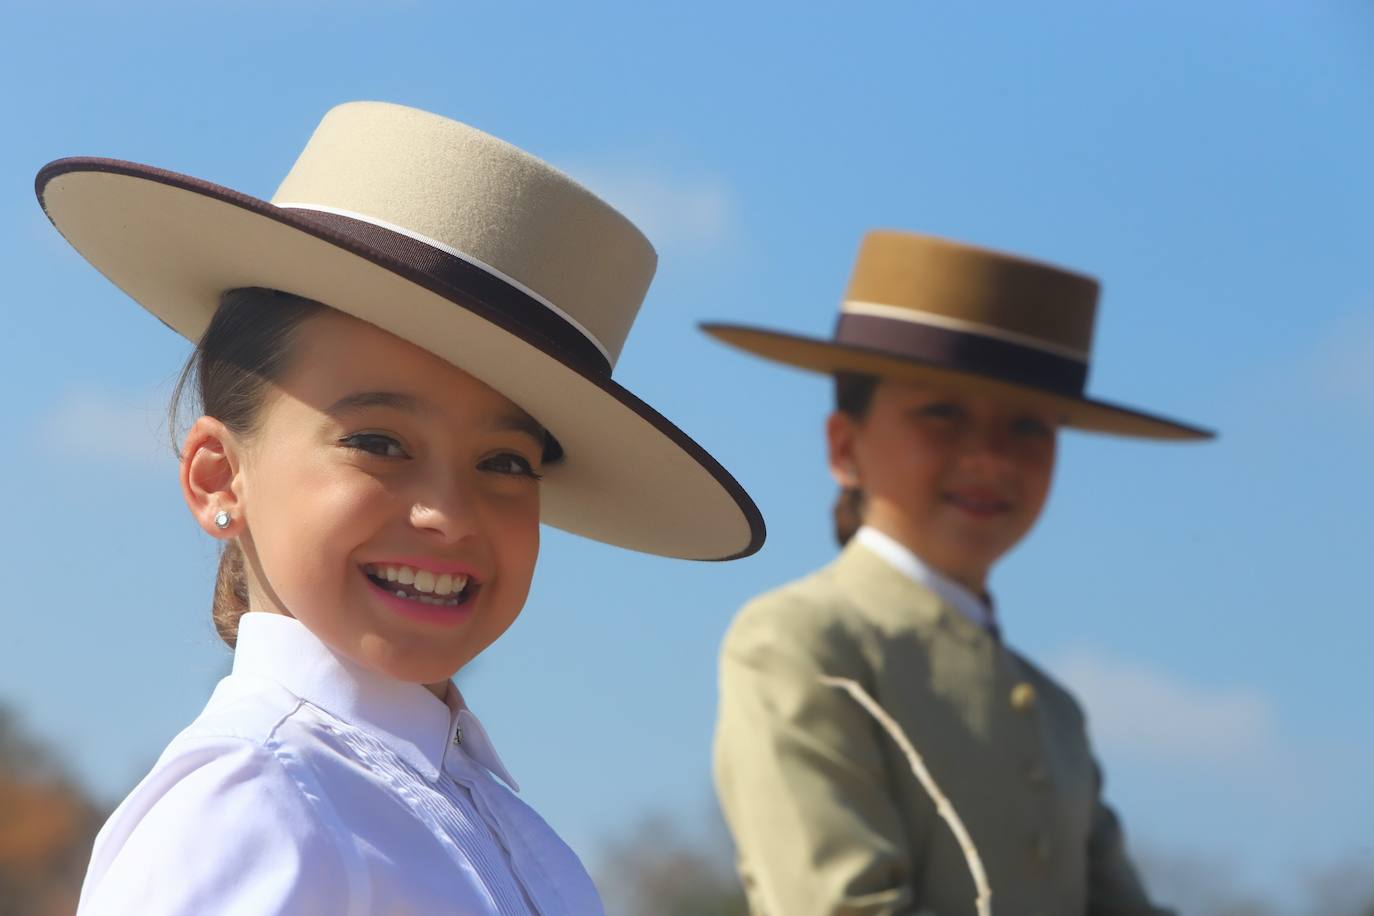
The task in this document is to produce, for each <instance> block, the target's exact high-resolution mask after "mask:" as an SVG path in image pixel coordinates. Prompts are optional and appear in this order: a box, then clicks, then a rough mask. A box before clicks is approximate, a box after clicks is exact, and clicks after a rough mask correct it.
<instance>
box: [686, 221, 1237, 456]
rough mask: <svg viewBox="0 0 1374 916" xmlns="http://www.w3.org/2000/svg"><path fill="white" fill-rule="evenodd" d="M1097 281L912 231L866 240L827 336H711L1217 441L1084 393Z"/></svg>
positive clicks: (795, 359) (788, 359) (829, 367)
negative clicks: (833, 323)
mask: <svg viewBox="0 0 1374 916" xmlns="http://www.w3.org/2000/svg"><path fill="white" fill-rule="evenodd" d="M1097 295H1098V284H1097V281H1096V280H1094V279H1092V278H1091V277H1087V276H1084V275H1082V274H1078V273H1074V272H1072V271H1068V270H1063V269H1061V268H1058V267H1052V266H1050V265H1047V264H1041V263H1039V262H1036V261H1030V260H1027V259H1025V258H1019V257H1015V256H1012V255H1008V254H1002V253H999V252H995V251H988V250H987V249H984V248H977V247H974V246H971V245H964V244H960V243H958V242H951V241H948V240H946V239H940V238H935V237H933V236H928V235H919V234H916V233H911V232H895V231H890V230H880V231H875V232H870V233H868V234H867V235H866V236H864V239H863V242H862V244H861V245H860V246H859V256H858V260H857V261H856V262H855V265H854V273H853V276H852V277H851V278H850V281H849V289H848V290H847V291H846V293H845V297H844V301H843V302H842V303H841V304H840V315H839V320H838V321H837V322H836V325H835V332H834V336H833V337H831V338H830V339H828V340H826V339H821V338H813V337H805V336H802V335H799V334H792V333H787V332H784V331H774V330H769V329H766V328H756V327H746V326H743V325H735V324H718V323H708V324H703V325H702V329H703V330H705V331H706V332H707V333H708V334H711V335H712V336H714V337H717V338H719V339H720V340H723V341H725V342H726V343H729V344H733V345H734V346H736V347H739V348H741V349H744V350H747V351H749V352H750V353H754V354H757V355H759V356H763V357H766V358H768V359H771V360H776V361H778V362H782V363H786V364H788V365H791V366H797V367H799V368H802V369H810V370H813V371H816V372H828V373H832V374H833V373H841V372H850V373H857V374H862V375H872V376H877V377H880V378H894V379H906V380H912V381H934V382H939V383H944V384H954V385H959V386H962V387H965V388H974V389H978V390H984V391H987V392H990V393H993V394H1002V395H1006V396H1009V397H1015V398H1020V399H1032V400H1034V401H1036V402H1042V403H1045V404H1046V405H1047V406H1050V407H1051V408H1052V409H1053V410H1054V411H1055V412H1056V413H1057V414H1058V415H1059V416H1060V417H1061V418H1062V420H1063V422H1064V423H1065V424H1066V425H1068V426H1074V427H1077V428H1080V429H1087V430H1093V431H1096V432H1103V433H1115V434H1118V435H1123V436H1143V437H1148V438H1155V439H1207V438H1211V437H1212V435H1213V433H1212V432H1210V431H1208V430H1205V429H1201V428H1199V427H1196V426H1191V425H1189V424H1186V423H1181V422H1179V421H1177V420H1170V419H1168V418H1165V417H1160V416H1155V415H1152V414H1148V413H1143V412H1141V411H1138V410H1133V409H1131V408H1127V407H1122V406H1119V405H1116V404H1110V403H1108V402H1106V401H1101V400H1097V399H1095V398H1090V397H1088V396H1087V394H1086V393H1085V388H1086V385H1087V380H1088V367H1089V363H1090V361H1091V360H1090V356H1091V348H1092V332H1093V320H1094V317H1095V315H1096V311H1097Z"/></svg>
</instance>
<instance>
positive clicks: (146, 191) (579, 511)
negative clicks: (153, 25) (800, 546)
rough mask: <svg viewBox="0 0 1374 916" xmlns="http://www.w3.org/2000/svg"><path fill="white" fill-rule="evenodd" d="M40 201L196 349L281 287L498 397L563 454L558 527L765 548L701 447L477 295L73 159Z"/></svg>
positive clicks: (237, 203)
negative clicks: (219, 317)
mask: <svg viewBox="0 0 1374 916" xmlns="http://www.w3.org/2000/svg"><path fill="white" fill-rule="evenodd" d="M36 190H37V193H38V198H39V201H40V202H41V203H42V205H43V209H44V210H45V212H46V213H47V215H48V218H49V219H50V220H51V221H52V223H53V225H54V226H56V227H57V229H58V231H59V232H61V233H62V235H63V237H65V238H66V239H67V241H68V242H70V243H71V245H72V246H73V247H75V248H76V250H77V251H78V252H80V253H81V254H82V256H84V257H85V258H86V259H87V260H88V261H90V262H91V264H92V265H94V266H95V268H96V269H97V270H99V271H100V272H101V273H102V274H104V275H105V276H106V277H107V278H108V279H109V280H110V281H111V282H113V283H114V284H115V285H116V286H118V287H119V288H120V289H122V290H124V291H125V292H126V293H128V294H129V295H130V296H131V297H132V298H133V299H134V300H135V301H137V302H138V303H139V304H141V305H142V306H143V307H144V308H146V309H148V310H149V311H150V312H152V313H153V314H154V315H155V316H157V317H158V318H159V319H160V320H161V321H162V322H163V323H164V324H166V325H167V326H168V327H170V328H171V329H172V330H174V331H176V332H177V333H178V334H181V335H182V336H184V337H186V338H188V339H190V340H192V341H195V340H198V339H199V338H200V336H201V334H202V333H203V332H204V330H205V328H206V326H207V325H208V324H209V322H210V318H211V316H212V315H213V314H214V312H215V309H216V308H218V306H219V302H220V297H221V296H222V295H223V293H224V292H225V291H227V290H230V289H235V288H240V287H252V286H258V287H268V288H272V289H279V290H282V291H285V292H288V293H293V294H295V295H297V296H303V297H305V298H308V299H313V300H316V301H319V302H323V303H325V304H327V305H329V306H331V307H333V308H335V309H338V310H340V311H342V312H346V313H348V314H350V315H353V316H355V317H357V318H360V319H362V320H364V321H367V322H369V323H371V324H373V325H376V326H377V327H379V328H382V329H383V330H385V331H388V332H390V333H391V334H394V335H396V336H397V337H400V338H402V339H404V340H407V341H409V342H410V343H412V344H415V345H416V346H419V347H422V348H424V349H425V350H428V351H429V352H431V353H433V354H435V355H437V356H439V357H440V358H442V359H445V360H447V361H448V362H450V363H451V364H453V365H454V366H456V367H458V368H459V369H462V370H463V371H464V372H467V373H469V374H470V375H472V376H474V377H475V378H478V379H480V380H481V381H483V382H485V383H486V384H488V385H490V386H491V387H492V388H494V389H496V390H498V391H500V392H501V393H502V394H504V395H505V396H506V397H508V398H510V399H511V401H513V402H514V403H516V404H518V405H519V406H520V407H521V408H523V409H524V410H525V411H526V412H528V413H529V414H530V415H531V416H532V417H534V418H535V419H536V420H537V421H539V422H540V423H541V424H543V425H544V426H545V428H547V429H548V430H549V431H550V432H551V433H553V435H554V436H555V437H556V438H557V439H558V441H559V443H560V444H561V445H562V446H563V450H564V457H563V459H562V460H561V461H560V462H558V463H556V464H553V465H550V466H548V467H547V468H545V476H544V482H543V484H542V488H541V520H542V521H544V522H545V523H546V524H549V525H552V526H554V527H556V528H561V529H563V530H566V531H570V532H573V533H575V534H580V535H583V536H586V537H589V538H592V539H594V540H598V541H603V542H606V543H609V544H614V545H617V546H621V547H627V548H630V549H633V550H640V551H644V552H646V553H652V554H659V555H662V556H670V557H680V558H685V559H697V560H728V559H735V558H737V557H743V556H748V555H749V554H752V553H754V552H756V551H757V550H758V549H759V547H760V546H762V544H763V540H764V536H765V531H764V524H763V517H762V515H761V514H760V513H759V510H758V508H757V507H756V506H755V505H754V502H753V500H752V499H750V497H749V495H748V493H746V492H745V491H744V489H743V488H742V487H741V486H740V485H739V483H738V482H737V481H736V480H735V479H734V477H732V476H731V475H730V473H729V472H728V471H726V470H725V469H724V468H723V467H721V465H720V464H719V463H718V462H717V461H716V460H715V459H714V458H712V457H711V456H710V455H709V454H708V453H707V452H706V451H705V450H704V449H703V448H701V446H699V445H697V443H695V442H694V441H692V439H691V438H689V437H688V436H687V435H686V434H685V433H683V432H682V431H681V430H680V429H678V428H677V427H676V426H674V425H673V424H672V423H671V422H669V421H668V420H667V419H665V418H664V417H663V416H662V415H661V414H659V413H658V412H656V411H655V410H654V409H653V408H651V407H650V406H649V405H647V404H645V403H644V402H643V401H641V400H640V399H639V398H637V397H635V396H634V395H633V394H632V393H630V392H629V391H628V390H626V389H625V388H624V387H622V386H621V385H619V384H618V383H616V382H614V381H612V380H611V379H610V377H609V376H599V375H597V374H596V373H593V372H588V371H586V370H585V369H580V368H579V367H578V366H577V365H575V364H574V363H573V361H571V360H570V359H568V358H567V357H565V356H563V355H562V354H560V353H559V352H557V351H556V350H555V349H553V348H551V347H549V344H548V341H547V340H544V339H542V338H541V337H540V336H539V335H538V334H536V333H534V332H531V331H528V330H526V329H524V328H523V327H521V326H519V325H518V324H516V323H514V322H512V321H510V320H509V319H508V318H506V317H505V316H504V315H503V314H502V313H501V312H499V311H497V310H496V309H494V308H492V307H491V306H489V305H487V304H486V303H484V302H482V301H481V300H480V299H478V298H477V297H475V296H473V295H471V294H470V292H469V291H464V290H461V289H455V288H452V287H448V286H445V285H443V284H440V283H437V282H435V281H434V280H432V279H430V278H428V277H426V276H425V275H424V274H422V273H419V272H418V271H416V270H415V269H414V268H411V267H408V266H407V265H405V264H403V263H400V262H399V261H398V260H396V259H393V258H391V257H389V256H387V255H386V254H385V253H383V252H380V251H377V250H374V249H372V248H371V247H369V246H367V245H366V244H364V243H362V242H360V241H359V240H357V239H355V238H352V237H350V236H347V235H344V234H341V233H339V232H337V231H333V230H331V229H329V228H326V227H325V226H322V225H320V224H317V223H315V222H312V221H311V220H310V218H309V217H308V216H307V215H304V214H302V213H301V212H300V211H298V210H287V209H282V208H279V207H275V206H273V205H272V204H270V203H268V202H266V201H263V200H259V199H257V198H254V197H251V196H249V195H246V194H241V193H239V192H237V191H233V190H231V189H229V188H224V187H221V186H219V185H215V184H212V183H210V182H206V181H201V180H200V179H197V178H192V177H189V176H186V175H180V174H177V173H175V172H168V171H165V170H162V169H158V168H154V167H151V166H145V165H139V164H137V163H130V162H122V161H118V160H108V159H91V158H80V159H62V160H58V161H57V162H54V163H51V164H49V165H48V166H46V167H45V168H44V169H43V170H42V171H40V172H39V174H38V177H37V179H36Z"/></svg>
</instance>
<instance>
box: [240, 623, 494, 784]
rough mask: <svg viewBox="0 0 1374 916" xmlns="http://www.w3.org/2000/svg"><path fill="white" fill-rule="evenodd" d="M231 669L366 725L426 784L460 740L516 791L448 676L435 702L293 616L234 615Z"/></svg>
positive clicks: (423, 689)
mask: <svg viewBox="0 0 1374 916" xmlns="http://www.w3.org/2000/svg"><path fill="white" fill-rule="evenodd" d="M233 673H234V675H235V676H239V675H244V676H248V677H261V678H265V679H267V680H270V681H273V682H274V683H277V684H280V685H281V686H282V687H284V688H286V689H287V690H289V691H290V692H291V693H293V694H294V695H296V696H297V697H300V698H301V699H302V700H305V701H307V702H309V703H310V704H311V705H313V706H318V707H319V708H320V709H323V710H324V711H325V712H327V713H329V714H330V715H332V716H334V717H335V718H338V719H342V720H343V721H345V722H348V723H349V724H351V725H356V726H358V727H360V728H362V729H365V730H366V731H367V732H369V733H370V734H371V735H373V736H374V737H376V738H377V739H378V740H380V741H381V742H382V743H384V744H385V745H386V746H387V747H388V748H389V749H390V750H391V751H392V753H394V754H396V755H397V756H398V757H400V758H401V759H402V760H404V761H405V762H406V763H408V764H409V765H410V766H412V767H414V768H415V769H416V770H419V771H420V772H421V773H423V774H424V775H425V777H426V778H428V779H430V780H431V781H433V780H434V779H437V778H438V775H439V773H440V771H442V769H443V766H444V758H445V755H446V754H447V753H448V752H449V748H450V747H451V746H452V745H453V744H455V743H459V744H461V747H462V748H463V750H465V751H466V752H467V755H468V756H469V757H471V758H472V759H473V760H475V761H476V762H477V763H479V764H481V765H482V766H484V767H486V768H487V769H488V770H490V771H491V772H492V773H494V774H495V775H497V776H499V777H500V778H501V779H502V780H504V781H505V782H506V784H507V785H509V786H510V787H511V788H512V789H515V790H516V791H519V787H518V786H517V785H516V782H515V780H514V779H513V778H512V777H511V775H510V773H509V772H508V771H507V770H506V767H505V765H504V764H502V762H501V758H500V757H499V756H497V754H496V749H495V748H494V747H493V746H492V744H491V740H490V739H489V738H488V736H487V733H486V729H484V728H482V724H481V722H479V721H478V720H477V717H476V716H475V715H474V714H473V713H472V711H471V710H470V709H468V708H467V703H466V702H465V701H464V700H463V695H462V694H461V693H459V691H458V688H457V687H456V686H454V684H453V682H452V681H450V682H449V684H448V694H447V696H446V698H445V699H444V700H440V699H439V698H438V697H436V696H435V695H434V694H433V693H431V692H430V691H429V689H428V688H427V687H425V686H424V685H423V684H412V683H409V682H407V681H400V680H397V679H395V678H391V677H387V676H386V675H383V674H378V673H376V672H375V671H370V670H368V669H367V668H364V667H362V666H361V665H359V664H357V663H356V662H353V661H351V660H350V659H347V658H345V657H344V656H342V655H340V654H339V653H337V652H335V651H334V650H333V649H331V648H329V647H328V646H326V645H325V644H324V643H323V642H322V641H321V640H320V639H319V637H317V636H316V635H315V634H314V633H312V632H310V630H309V629H308V628H307V627H306V626H305V624H303V623H301V622H300V621H299V620H297V619H295V618H294V617H287V616H285V615H284V614H269V613H263V612H250V613H247V614H244V615H243V617H241V618H240V619H239V632H238V642H237V645H236V648H235V650H234V670H233ZM455 736H457V740H456V741H455Z"/></svg>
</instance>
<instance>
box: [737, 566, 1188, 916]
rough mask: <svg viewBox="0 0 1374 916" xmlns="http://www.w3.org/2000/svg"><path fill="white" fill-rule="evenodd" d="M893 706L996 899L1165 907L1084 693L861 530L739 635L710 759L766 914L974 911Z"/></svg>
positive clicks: (1007, 915)
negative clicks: (1118, 806) (898, 563)
mask: <svg viewBox="0 0 1374 916" xmlns="http://www.w3.org/2000/svg"><path fill="white" fill-rule="evenodd" d="M822 674H829V675H834V676H837V677H848V678H853V679H854V680H856V681H858V682H859V684H860V685H861V686H863V688H864V689H865V690H867V691H868V692H869V694H871V695H872V696H873V698H874V699H875V700H877V701H878V702H879V703H880V704H881V705H882V706H883V708H884V709H885V710H886V711H887V712H888V713H889V714H890V715H891V716H892V717H893V718H894V719H895V720H896V721H897V723H898V724H899V725H900V726H901V727H902V729H903V730H904V731H905V732H906V734H907V736H908V737H909V738H910V739H911V742H912V744H914V745H915V747H916V749H917V750H918V751H919V752H920V754H921V755H922V757H923V758H924V759H925V762H926V765H927V767H928V768H929V769H930V772H931V774H932V776H934V778H935V781H936V782H937V784H938V785H939V786H940V788H941V789H942V790H943V791H944V793H945V794H946V795H947V796H948V798H949V800H950V802H951V803H952V804H953V805H954V807H955V808H956V809H957V810H958V812H959V815H960V816H961V817H962V818H963V820H964V824H965V826H966V827H967V828H968V831H969V833H970V835H971V836H972V838H973V842H974V844H975V845H976V846H977V848H978V851H979V853H980V855H981V857H982V860H983V865H984V867H985V869H986V871H987V875H988V882H989V884H990V885H991V888H992V912H993V913H995V914H997V916H1014V914H1037V913H1041V914H1046V916H1073V914H1094V916H1105V914H1123V916H1124V914H1162V913H1166V912H1167V911H1164V910H1158V909H1155V908H1154V907H1152V906H1151V905H1150V903H1149V901H1148V899H1147V898H1146V895H1145V892H1144V890H1143V889H1142V888H1141V884H1140V881H1139V879H1138V878H1137V877H1136V873H1135V870H1134V868H1133V867H1132V866H1131V863H1130V862H1129V860H1128V859H1127V857H1126V851H1125V848H1124V846H1123V842H1122V835H1121V829H1120V827H1119V826H1118V824H1117V820H1116V817H1115V815H1114V814H1113V813H1112V812H1111V810H1110V809H1109V808H1107V807H1106V806H1105V805H1104V804H1103V803H1102V798H1101V789H1102V779H1101V776H1100V774H1099V771H1098V769H1097V765H1096V762H1095V761H1094V759H1093V755H1092V751H1091V748H1090V747H1089V746H1088V737H1087V733H1086V731H1085V729H1084V721H1083V713H1082V711H1081V710H1080V709H1079V707H1078V704H1077V703H1076V702H1075V701H1074V699H1073V697H1072V696H1070V695H1069V693H1068V692H1067V691H1066V690H1065V689H1064V688H1062V687H1060V686H1059V685H1058V684H1056V683H1055V682H1054V681H1053V680H1051V679H1050V678H1049V676H1048V675H1046V674H1045V673H1044V672H1042V671H1040V670H1039V669H1037V668H1036V667H1034V666H1033V665H1031V664H1030V662H1028V661H1026V660H1025V659H1024V658H1022V657H1021V656H1019V655H1017V654H1016V653H1014V652H1012V651H1011V650H1009V649H1007V648H1005V647H1004V646H1003V645H1002V644H1000V643H998V642H997V641H996V640H994V639H993V638H991V637H990V636H989V635H988V634H987V633H986V632H985V631H984V630H983V629H982V628H981V627H979V626H978V625H977V624H975V623H973V622H972V621H970V620H969V619H968V618H967V617H965V616H964V615H962V614H960V613H959V612H958V611H957V610H955V609H954V608H952V607H949V606H948V605H946V604H945V603H944V602H942V601H941V600H940V599H939V598H938V597H936V596H935V594H934V593H932V592H930V591H929V590H928V589H925V588H923V587H922V586H920V585H918V584H917V583H915V582H912V581H911V580H910V579H909V578H907V577H906V576H904V575H902V574H901V573H900V572H898V571H897V570H895V569H893V568H892V567H891V566H889V565H888V564H887V563H886V562H885V561H884V560H882V559H880V558H879V557H878V556H877V555H875V554H873V553H871V552H870V551H869V550H868V549H867V548H865V547H863V546H861V545H858V544H851V545H850V546H849V547H847V548H846V549H845V550H844V552H843V553H841V554H840V556H839V558H838V559H837V560H836V561H835V562H834V563H832V564H831V565H829V566H827V567H826V568H824V569H822V570H820V571H819V572H817V573H815V574H813V575H811V576H809V577H807V578H805V579H802V580H800V581H798V582H794V583H792V584H790V585H787V586H784V587H783V588H780V589H778V590H777V591H774V592H770V593H768V594H766V595H763V596H762V597H760V598H757V599H755V600H754V601H752V602H750V603H749V604H748V605H747V606H746V607H745V608H744V610H743V611H741V612H740V614H739V616H738V617H737V618H736V619H735V622H734V624H733V625H732V626H731V627H730V631H729V633H728V634H727V636H726V638H725V644H724V647H723V650H722V654H721V667H720V716H719V721H718V723H717V728H716V742H715V777H716V786H717V790H718V792H719V794H720V800H721V805H722V808H723V809H724V812H725V817H726V820H727V821H728V823H729V825H730V829H731V832H732V833H733V834H734V837H735V843H736V847H737V849H738V853H739V860H740V871H741V875H742V877H743V879H744V883H745V887H746V889H747V891H748V894H749V900H750V906H751V909H752V911H753V912H754V913H755V914H767V916H810V914H817V916H819V914H845V916H857V914H899V913H905V914H912V913H917V912H931V913H936V914H939V916H959V914H965V913H967V914H973V913H974V912H975V909H974V897H975V891H974V885H973V879H972V878H971V877H970V874H969V870H968V867H967V865H966V864H965V861H964V856H963V852H962V851H961V849H960V847H959V845H958V843H957V841H956V840H955V839H954V836H953V834H951V832H950V830H949V828H948V827H947V826H946V824H945V823H944V821H943V820H941V819H940V818H939V816H938V815H937V814H936V813H935V807H934V805H933V803H932V802H931V801H930V799H929V798H928V797H927V796H926V794H925V791H924V790H923V789H922V788H921V785H920V783H919V782H918V781H917V779H916V777H915V776H914V775H912V773H911V770H910V768H909V766H908V764H907V762H906V760H905V758H904V757H903V756H902V754H901V751H900V750H899V749H898V748H897V746H896V744H895V742H893V740H892V739H891V738H890V737H888V736H887V735H886V733H884V732H883V731H882V730H881V727H880V726H879V725H878V724H877V723H876V722H875V721H874V720H873V719H872V718H871V717H870V716H869V715H868V713H867V712H865V711H864V710H863V708H862V707H860V706H859V705H858V703H856V702H855V701H854V700H853V699H852V698H851V697H850V696H849V695H848V694H846V693H845V692H844V691H842V690H839V689H837V688H834V687H829V686H825V685H822V684H819V683H817V678H818V677H820V676H821V675H822Z"/></svg>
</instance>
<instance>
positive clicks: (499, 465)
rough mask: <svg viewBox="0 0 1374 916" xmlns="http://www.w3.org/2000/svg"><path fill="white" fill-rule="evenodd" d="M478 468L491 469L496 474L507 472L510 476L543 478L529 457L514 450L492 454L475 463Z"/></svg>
mask: <svg viewBox="0 0 1374 916" xmlns="http://www.w3.org/2000/svg"><path fill="white" fill-rule="evenodd" d="M477 467H478V469H479V470H482V471H492V472H494V473H497V474H508V475H510V476H512V477H529V478H531V479H533V480H543V479H544V475H542V474H540V473H538V472H536V471H535V469H534V465H532V464H530V462H529V459H527V458H526V457H525V456H524V455H517V454H516V453H515V452H502V453H501V454H499V455H493V456H492V457H490V458H487V459H485V460H484V461H483V462H482V463H481V464H479V465H477Z"/></svg>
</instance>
